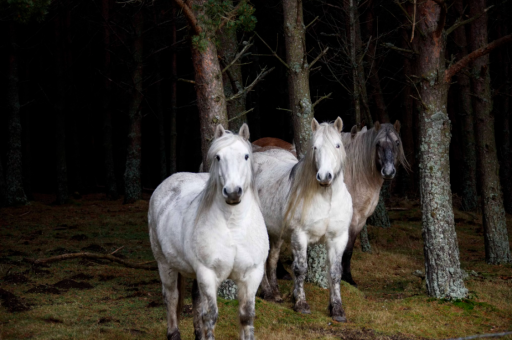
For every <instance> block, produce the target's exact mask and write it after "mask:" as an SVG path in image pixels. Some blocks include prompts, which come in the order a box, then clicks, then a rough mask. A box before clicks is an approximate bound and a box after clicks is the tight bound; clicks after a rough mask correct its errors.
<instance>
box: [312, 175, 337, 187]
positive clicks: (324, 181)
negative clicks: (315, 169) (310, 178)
mask: <svg viewBox="0 0 512 340" xmlns="http://www.w3.org/2000/svg"><path fill="white" fill-rule="evenodd" d="M332 178H333V177H332V174H331V173H330V172H328V173H326V174H325V175H324V176H323V178H322V176H320V173H317V174H316V180H317V181H318V184H320V186H321V187H328V186H330V185H331V183H332Z"/></svg>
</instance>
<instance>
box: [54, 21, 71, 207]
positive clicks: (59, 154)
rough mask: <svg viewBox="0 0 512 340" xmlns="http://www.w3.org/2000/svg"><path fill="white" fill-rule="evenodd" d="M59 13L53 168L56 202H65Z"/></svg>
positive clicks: (62, 90) (58, 22)
mask: <svg viewBox="0 0 512 340" xmlns="http://www.w3.org/2000/svg"><path fill="white" fill-rule="evenodd" d="M61 16H62V15H61V14H58V15H57V17H56V18H55V42H56V53H55V74H56V77H57V79H56V83H57V84H56V98H55V101H54V103H55V104H54V109H55V169H56V175H57V200H56V204H65V203H67V202H68V201H69V189H68V166H67V162H66V114H65V112H64V106H65V98H66V89H65V87H66V84H65V78H64V72H65V65H64V63H65V60H66V58H65V57H64V47H63V44H64V42H63V38H62V31H63V29H64V25H63V24H62V21H63V19H62V18H61Z"/></svg>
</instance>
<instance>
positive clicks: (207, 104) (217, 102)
mask: <svg viewBox="0 0 512 340" xmlns="http://www.w3.org/2000/svg"><path fill="white" fill-rule="evenodd" d="M206 2H207V1H206V0H196V1H194V2H193V6H192V11H193V12H194V15H195V17H196V18H197V19H198V21H199V22H201V21H202V20H206V11H205V8H204V6H205V4H206ZM210 34H214V33H213V32H206V35H207V37H206V38H204V39H203V38H201V43H200V46H196V45H195V44H192V63H193V65H194V71H195V82H196V85H195V87H196V95H197V108H198V109H199V121H200V126H201V153H202V155H203V169H204V171H208V170H209V169H210V164H208V162H207V159H206V156H207V154H208V149H209V148H210V143H211V141H212V140H213V135H214V132H215V127H216V126H217V125H218V124H222V126H224V127H227V126H228V117H227V112H226V97H225V96H224V88H223V86H222V74H221V69H220V65H219V59H218V57H217V48H216V47H215V39H214V37H212V36H208V35H210Z"/></svg>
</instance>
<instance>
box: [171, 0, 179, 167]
mask: <svg viewBox="0 0 512 340" xmlns="http://www.w3.org/2000/svg"><path fill="white" fill-rule="evenodd" d="M176 18H177V16H176V4H175V3H174V2H173V3H172V41H171V44H172V45H174V44H176ZM171 53H172V54H171V117H170V120H169V123H170V125H171V126H170V143H169V144H170V148H169V176H170V175H172V174H174V173H175V172H176V171H177V162H176V138H177V136H178V133H177V131H176V113H177V112H178V107H177V104H176V103H177V98H176V80H177V75H178V70H177V63H176V59H177V53H176V49H175V48H173V49H172V52H171Z"/></svg>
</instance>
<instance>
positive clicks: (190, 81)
mask: <svg viewBox="0 0 512 340" xmlns="http://www.w3.org/2000/svg"><path fill="white" fill-rule="evenodd" d="M176 80H177V81H182V82H184V83H190V84H195V83H196V82H195V81H193V80H190V79H183V78H178V79H176Z"/></svg>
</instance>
